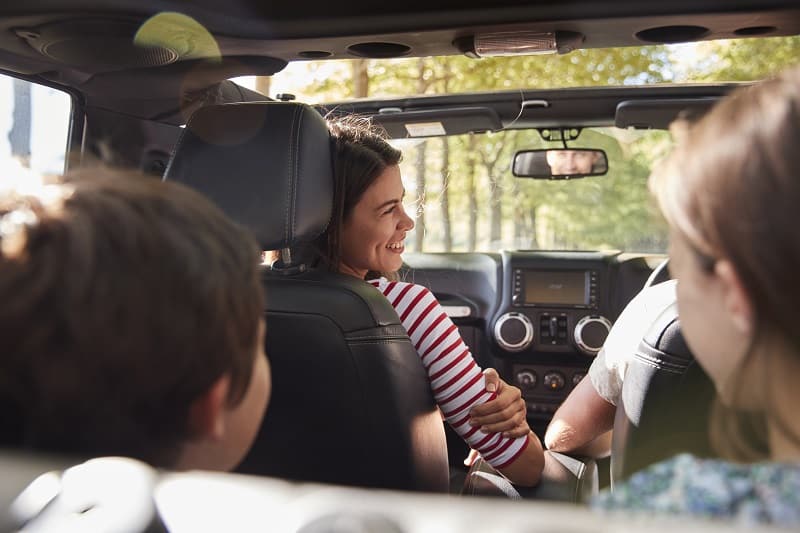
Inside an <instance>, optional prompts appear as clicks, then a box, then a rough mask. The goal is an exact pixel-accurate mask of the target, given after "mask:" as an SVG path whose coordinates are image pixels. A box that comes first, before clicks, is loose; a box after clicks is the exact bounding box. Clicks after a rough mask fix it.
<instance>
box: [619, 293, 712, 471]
mask: <svg viewBox="0 0 800 533" xmlns="http://www.w3.org/2000/svg"><path fill="white" fill-rule="evenodd" d="M713 398H714V385H713V383H712V382H711V380H710V379H709V378H708V376H707V375H706V374H705V372H704V371H703V369H702V368H701V367H700V366H699V365H698V364H697V362H696V361H695V359H694V355H693V354H692V352H691V351H690V350H689V347H688V346H687V345H686V341H685V340H684V338H683V335H682V334H681V328H680V321H679V319H678V310H677V304H676V303H675V302H672V303H670V304H669V305H667V306H666V307H665V309H664V310H663V311H662V312H661V314H660V315H658V318H657V319H656V320H655V321H654V322H653V324H652V326H651V327H650V329H649V330H648V332H647V333H646V334H645V335H644V337H643V339H642V341H641V342H640V344H639V348H638V350H637V351H636V353H635V354H634V357H633V359H632V361H631V362H630V363H629V364H628V368H627V371H626V373H625V379H624V381H623V385H622V398H621V401H620V403H619V405H618V406H617V413H616V418H615V420H614V432H613V439H612V451H611V481H612V484H613V483H614V482H615V481H621V480H624V479H626V478H628V477H629V476H630V475H631V474H633V473H634V472H637V471H639V470H641V469H642V468H645V467H647V466H648V465H650V464H653V463H656V462H658V461H661V460H663V459H666V458H669V457H672V456H673V455H676V454H678V453H683V452H687V453H692V454H694V455H698V456H702V457H707V456H710V455H711V448H710V445H709V440H708V416H709V411H710V406H711V401H712V400H713Z"/></svg>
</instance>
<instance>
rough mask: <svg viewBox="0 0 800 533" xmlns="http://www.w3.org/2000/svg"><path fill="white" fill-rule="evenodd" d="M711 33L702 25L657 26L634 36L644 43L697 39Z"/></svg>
mask: <svg viewBox="0 0 800 533" xmlns="http://www.w3.org/2000/svg"><path fill="white" fill-rule="evenodd" d="M709 33H711V30H709V29H708V28H706V27H703V26H659V27H657V28H650V29H647V30H642V31H640V32H638V33H637V34H636V38H637V39H639V40H640V41H644V42H646V43H656V44H671V43H685V42H690V41H697V40H699V39H702V38H703V37H705V36H706V35H708V34H709Z"/></svg>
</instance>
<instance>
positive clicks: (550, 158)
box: [546, 150, 606, 176]
mask: <svg viewBox="0 0 800 533" xmlns="http://www.w3.org/2000/svg"><path fill="white" fill-rule="evenodd" d="M546 156H547V164H548V165H550V171H551V173H552V175H553V176H574V175H577V174H602V173H604V172H605V171H606V165H605V160H604V158H603V156H602V153H601V152H595V151H589V150H548V151H547V154H546Z"/></svg>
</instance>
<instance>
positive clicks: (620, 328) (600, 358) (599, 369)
mask: <svg viewBox="0 0 800 533" xmlns="http://www.w3.org/2000/svg"><path fill="white" fill-rule="evenodd" d="M676 286H677V281H676V280H669V281H665V282H663V283H659V284H657V285H653V286H651V287H648V288H646V289H642V290H641V291H640V292H639V294H637V295H636V296H635V297H634V299H633V300H631V301H630V302H629V303H628V305H627V306H626V307H625V309H624V310H623V311H622V314H620V315H619V318H618V319H617V321H616V322H614V326H613V327H612V328H611V331H610V332H609V333H608V338H606V342H605V343H604V344H603V348H602V349H601V350H600V353H598V354H597V357H596V358H595V360H594V362H592V366H591V367H589V379H590V380H591V382H592V385H593V386H594V389H595V390H596V391H597V393H598V394H599V395H600V396H602V397H603V398H604V399H605V400H606V401H607V402H609V403H612V404H614V405H617V404H618V402H619V398H620V395H621V394H622V380H623V379H625V371H626V370H627V369H628V362H629V361H631V359H632V358H633V354H634V353H636V350H637V349H638V347H639V342H640V341H641V340H642V337H643V336H644V335H645V333H647V330H648V329H650V326H652V325H653V321H654V320H655V319H656V318H658V316H659V315H660V314H661V312H662V311H664V309H666V307H667V306H669V305H670V304H672V303H674V302H675V287H676Z"/></svg>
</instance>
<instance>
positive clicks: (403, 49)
mask: <svg viewBox="0 0 800 533" xmlns="http://www.w3.org/2000/svg"><path fill="white" fill-rule="evenodd" d="M347 51H348V52H350V53H351V54H352V55H354V56H358V57H368V58H371V59H386V58H390V57H402V56H404V55H406V54H408V53H409V52H410V51H411V47H410V46H406V45H404V44H398V43H383V42H372V43H358V44H354V45H351V46H348V47H347Z"/></svg>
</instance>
